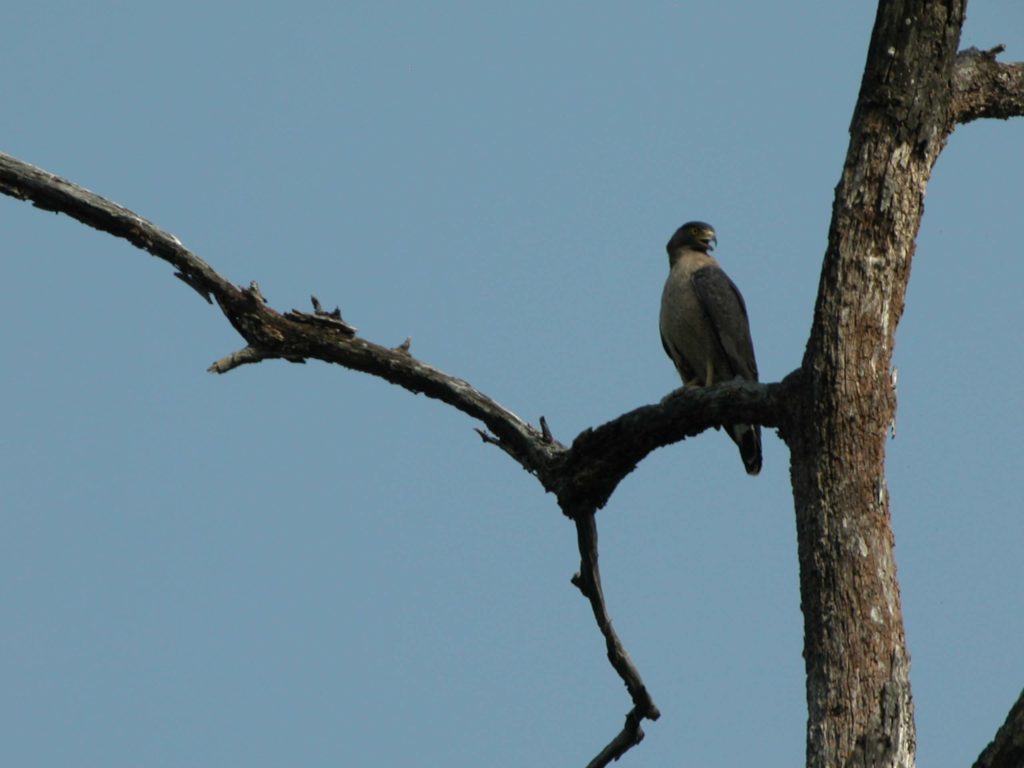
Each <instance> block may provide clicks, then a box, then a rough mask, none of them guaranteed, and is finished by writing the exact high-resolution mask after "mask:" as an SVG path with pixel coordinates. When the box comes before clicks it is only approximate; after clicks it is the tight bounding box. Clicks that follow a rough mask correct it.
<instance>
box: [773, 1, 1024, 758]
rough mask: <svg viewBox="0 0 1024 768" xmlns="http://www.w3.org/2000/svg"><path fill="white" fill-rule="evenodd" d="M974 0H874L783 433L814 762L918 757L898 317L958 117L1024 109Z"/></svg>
mask: <svg viewBox="0 0 1024 768" xmlns="http://www.w3.org/2000/svg"><path fill="white" fill-rule="evenodd" d="M965 10H966V0H947V1H946V2H926V1H924V0H883V1H882V2H880V3H879V7H878V13H877V16H876V19H875V26H874V30H873V32H872V37H871V44H870V47H869V50H868V56H867V64H866V67H865V71H864V76H863V80H862V82H861V90H860V95H859V97H858V100H857V106H856V109H855V111H854V115H853V119H852V122H851V126H850V145H849V149H848V151H847V155H846V161H845V164H844V167H843V173H842V177H841V179H840V182H839V185H838V186H837V188H836V194H835V201H834V204H833V210H832V222H831V227H830V229H829V242H828V250H827V252H826V255H825V261H824V264H823V267H822V272H821V281H820V285H819V292H818V300H817V305H816V307H815V313H814V323H813V326H812V329H811V335H810V340H809V341H808V344H807V349H806V354H805V356H804V360H803V363H802V365H801V374H800V377H801V395H800V398H799V405H798V407H797V409H796V416H795V421H796V424H795V425H794V427H793V428H792V430H789V431H787V433H786V434H787V442H788V444H789V447H790V450H791V476H792V483H793V497H794V501H795V505H796V516H797V538H798V547H799V559H800V594H801V607H802V610H803V613H804V632H805V635H804V659H805V664H806V669H807V703H808V727H807V758H808V760H807V764H808V766H812V767H814V768H818V767H819V766H820V767H821V768H824V766H837V765H844V766H845V765H858V766H859V765H865V766H912V765H913V764H914V760H915V729H914V716H913V703H912V698H911V691H910V676H909V672H910V669H909V654H908V652H907V648H906V638H905V635H904V629H903V616H902V610H901V606H900V591H899V582H898V581H897V578H896V565H895V560H894V558H893V534H892V528H891V526H890V515H889V495H888V490H887V487H886V480H885V442H886V439H887V435H888V433H889V431H890V428H891V425H892V423H893V419H894V417H895V408H896V382H895V377H894V374H893V373H892V353H893V346H894V339H895V333H896V326H897V323H898V322H899V319H900V316H901V314H902V312H903V302H904V296H905V293H906V288H907V281H908V279H909V277H910V265H911V259H912V256H913V253H914V244H915V240H916V237H917V232H918V229H919V227H920V223H921V217H922V215H923V213H924V196H925V189H926V187H927V184H928V179H929V177H930V175H931V172H932V168H933V166H934V164H935V161H936V159H937V158H938V156H939V153H940V152H941V150H942V148H943V146H944V145H945V143H946V139H947V138H948V136H949V134H950V133H951V132H952V131H953V128H954V127H955V125H956V123H957V122H958V121H961V122H965V121H967V120H971V119H974V118H976V117H980V116H986V115H993V116H1001V117H1007V116H1010V115H1011V114H1021V109H1020V106H1021V97H1022V88H1021V79H1020V77H1021V68H1020V67H1019V66H1016V67H1009V66H1004V65H998V64H996V63H995V57H994V53H993V52H990V53H989V54H987V55H986V54H979V53H978V52H977V51H973V50H972V51H968V52H965V53H964V54H963V55H962V56H961V57H959V58H958V57H957V46H958V43H959V40H960V29H961V26H962V24H963V21H964V13H965ZM982 70H984V74H982Z"/></svg>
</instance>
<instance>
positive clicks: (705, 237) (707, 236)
mask: <svg viewBox="0 0 1024 768" xmlns="http://www.w3.org/2000/svg"><path fill="white" fill-rule="evenodd" d="M700 241H701V242H702V243H703V244H704V245H705V246H707V249H708V253H710V252H711V251H713V250H715V246H716V245H718V237H717V236H716V235H715V233H714V232H705V233H704V234H702V235H701V236H700Z"/></svg>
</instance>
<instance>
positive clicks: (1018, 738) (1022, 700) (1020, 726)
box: [973, 691, 1024, 768]
mask: <svg viewBox="0 0 1024 768" xmlns="http://www.w3.org/2000/svg"><path fill="white" fill-rule="evenodd" d="M1022 765H1024V691H1021V694H1020V696H1018V697H1017V703H1016V704H1014V705H1013V706H1012V707H1011V708H1010V714H1008V715H1007V716H1006V722H1004V723H1003V725H1002V727H1001V728H1000V729H999V731H998V732H997V733H996V737H995V738H994V739H992V742H991V743H990V744H989V745H988V746H987V747H985V751H984V752H982V753H981V754H980V755H979V756H978V759H977V760H976V761H975V763H974V766H973V768H1020V766H1022Z"/></svg>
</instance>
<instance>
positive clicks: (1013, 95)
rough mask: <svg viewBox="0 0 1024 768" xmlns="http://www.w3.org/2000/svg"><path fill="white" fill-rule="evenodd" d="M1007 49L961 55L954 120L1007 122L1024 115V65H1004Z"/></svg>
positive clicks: (955, 80)
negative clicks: (1002, 55) (1001, 59)
mask: <svg viewBox="0 0 1024 768" xmlns="http://www.w3.org/2000/svg"><path fill="white" fill-rule="evenodd" d="M1004 50H1005V47H1004V46H1002V45H997V46H996V47H995V48H992V49H990V50H988V51H979V50H978V49H977V48H968V49H967V50H964V51H960V53H958V54H957V57H956V65H955V66H954V67H953V103H952V110H953V119H954V120H955V121H956V122H957V123H969V122H971V121H972V120H977V119H979V118H982V117H995V118H1000V119H1002V120H1007V119H1009V118H1011V117H1020V116H1021V115H1024V62H1017V63H1015V64H1003V63H1001V62H998V61H996V56H997V55H998V54H1000V53H1002V52H1003V51H1004Z"/></svg>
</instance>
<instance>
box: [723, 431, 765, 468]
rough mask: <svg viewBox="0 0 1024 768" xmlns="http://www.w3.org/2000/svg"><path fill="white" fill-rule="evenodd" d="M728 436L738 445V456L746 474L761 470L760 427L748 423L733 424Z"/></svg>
mask: <svg viewBox="0 0 1024 768" xmlns="http://www.w3.org/2000/svg"><path fill="white" fill-rule="evenodd" d="M729 437H731V438H732V440H733V442H734V443H736V445H737V446H739V449H740V458H742V459H743V466H744V467H746V469H747V474H748V475H756V474H757V473H758V472H760V471H761V427H760V426H751V425H750V424H735V425H733V426H732V427H731V428H730V429H729Z"/></svg>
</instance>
